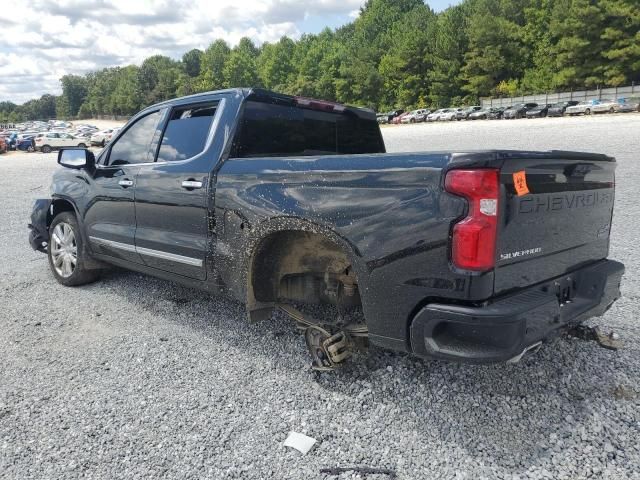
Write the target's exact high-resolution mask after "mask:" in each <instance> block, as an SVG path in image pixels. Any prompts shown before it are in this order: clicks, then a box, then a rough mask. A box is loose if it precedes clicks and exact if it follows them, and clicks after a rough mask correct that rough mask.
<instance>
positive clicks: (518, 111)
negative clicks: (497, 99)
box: [502, 103, 538, 119]
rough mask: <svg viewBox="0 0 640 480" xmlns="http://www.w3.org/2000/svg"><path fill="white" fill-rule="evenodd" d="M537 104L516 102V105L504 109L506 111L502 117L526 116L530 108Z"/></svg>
mask: <svg viewBox="0 0 640 480" xmlns="http://www.w3.org/2000/svg"><path fill="white" fill-rule="evenodd" d="M537 106H538V104H537V103H516V104H515V105H512V106H511V107H509V108H507V109H506V110H505V111H504V113H503V114H502V118H505V119H513V118H524V116H525V115H526V114H527V111H528V110H531V109H532V108H535V107H537Z"/></svg>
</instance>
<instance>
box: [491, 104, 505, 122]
mask: <svg viewBox="0 0 640 480" xmlns="http://www.w3.org/2000/svg"><path fill="white" fill-rule="evenodd" d="M507 108H509V107H491V108H490V109H489V112H488V113H487V120H500V119H501V118H502V115H504V111H505V110H506V109H507Z"/></svg>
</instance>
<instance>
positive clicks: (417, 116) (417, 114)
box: [400, 108, 428, 123]
mask: <svg viewBox="0 0 640 480" xmlns="http://www.w3.org/2000/svg"><path fill="white" fill-rule="evenodd" d="M427 111H428V110H427V109H425V108H420V109H418V110H413V111H412V112H410V113H409V114H407V115H405V116H404V117H402V119H401V120H400V123H416V122H422V121H423V119H424V115H425V113H426V112H427Z"/></svg>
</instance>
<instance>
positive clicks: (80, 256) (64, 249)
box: [47, 212, 99, 287]
mask: <svg viewBox="0 0 640 480" xmlns="http://www.w3.org/2000/svg"><path fill="white" fill-rule="evenodd" d="M47 255H48V257H49V267H50V268H51V272H52V273H53V276H54V277H55V279H56V280H57V281H58V283H61V284H62V285H65V286H67V287H74V286H77V285H84V284H87V283H91V282H93V281H95V280H96V279H97V278H98V274H99V272H98V271H97V270H90V269H88V268H87V253H86V250H85V248H84V244H83V243H82V235H81V234H80V228H79V226H78V221H77V220H76V217H75V216H74V215H73V214H72V213H70V212H62V213H60V214H58V215H56V217H55V218H54V219H53V222H51V226H50V227H49V245H48V248H47Z"/></svg>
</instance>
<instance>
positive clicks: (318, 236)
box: [245, 218, 364, 321]
mask: <svg viewBox="0 0 640 480" xmlns="http://www.w3.org/2000/svg"><path fill="white" fill-rule="evenodd" d="M361 264H362V262H361V255H360V252H359V251H358V249H357V247H356V246H355V245H353V244H351V243H350V242H349V241H348V240H347V239H345V238H344V237H342V236H341V235H339V234H338V233H337V232H335V231H334V230H332V229H330V228H327V227H323V226H320V225H317V224H315V223H312V222H309V221H307V220H303V219H299V218H280V219H276V220H271V221H270V222H268V223H265V224H262V225H260V227H258V228H256V232H254V240H253V242H252V246H251V248H250V249H249V254H248V257H247V270H246V272H247V275H246V290H245V291H246V306H247V313H248V315H249V319H250V320H251V321H257V320H261V319H264V318H267V317H269V316H270V314H271V311H272V310H273V307H274V305H275V303H276V302H277V301H278V297H279V293H281V292H282V288H287V289H288V288H290V287H286V286H285V287H283V285H282V282H283V280H287V279H294V278H295V277H296V276H297V275H309V276H311V277H319V276H321V275H322V276H323V277H324V278H325V281H327V278H329V277H330V278H331V279H333V280H338V281H340V282H344V283H345V284H347V289H351V288H354V287H355V289H356V292H357V294H358V297H357V301H358V302H359V301H360V296H359V291H360V290H361V287H359V285H361V279H362V278H363V277H364V273H363V272H362V271H361V270H360V268H359V267H360V265H361ZM293 290H294V291H295V290H296V288H295V287H293ZM289 294H291V291H289Z"/></svg>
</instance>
